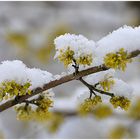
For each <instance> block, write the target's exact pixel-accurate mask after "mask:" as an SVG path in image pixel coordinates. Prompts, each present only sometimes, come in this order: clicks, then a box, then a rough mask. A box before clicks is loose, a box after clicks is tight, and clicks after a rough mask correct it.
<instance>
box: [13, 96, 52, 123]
mask: <svg viewBox="0 0 140 140" xmlns="http://www.w3.org/2000/svg"><path fill="white" fill-rule="evenodd" d="M34 103H35V105H37V108H36V109H32V107H31V106H30V105H23V106H19V107H15V110H16V112H17V119H18V120H25V121H27V120H35V121H39V122H42V121H45V120H47V119H48V118H49V116H50V112H49V108H50V107H52V105H53V101H52V100H51V99H50V98H48V97H44V96H40V97H39V98H38V99H37V100H36V101H35V102H34Z"/></svg>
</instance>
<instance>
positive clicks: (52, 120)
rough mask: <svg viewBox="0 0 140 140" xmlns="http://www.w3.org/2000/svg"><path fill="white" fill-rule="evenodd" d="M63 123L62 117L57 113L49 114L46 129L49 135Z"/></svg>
mask: <svg viewBox="0 0 140 140" xmlns="http://www.w3.org/2000/svg"><path fill="white" fill-rule="evenodd" d="M63 122H64V116H63V115H61V114H59V113H51V114H50V117H49V119H48V120H47V128H48V130H49V132H50V133H55V132H56V131H57V130H58V129H59V127H60V125H61V124H62V123H63Z"/></svg>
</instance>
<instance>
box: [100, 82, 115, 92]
mask: <svg viewBox="0 0 140 140" xmlns="http://www.w3.org/2000/svg"><path fill="white" fill-rule="evenodd" d="M114 84H115V81H114V80H113V79H106V80H104V81H101V82H100V85H101V86H102V88H103V89H104V91H109V90H110V88H111V86H112V85H114Z"/></svg>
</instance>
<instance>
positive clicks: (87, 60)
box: [76, 55, 92, 66]
mask: <svg viewBox="0 0 140 140" xmlns="http://www.w3.org/2000/svg"><path fill="white" fill-rule="evenodd" d="M76 63H77V64H79V65H84V66H85V65H88V66H90V65H91V63H92V55H86V56H81V57H79V58H78V59H77V60H76Z"/></svg>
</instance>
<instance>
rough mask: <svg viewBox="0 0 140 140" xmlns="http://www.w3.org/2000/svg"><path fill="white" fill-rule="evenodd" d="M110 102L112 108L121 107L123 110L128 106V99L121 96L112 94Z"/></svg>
mask: <svg viewBox="0 0 140 140" xmlns="http://www.w3.org/2000/svg"><path fill="white" fill-rule="evenodd" d="M110 103H111V104H112V105H113V107H114V108H117V107H121V108H122V109H124V110H128V109H129V107H130V104H131V102H130V100H129V99H127V98H125V97H123V96H113V97H111V98H110Z"/></svg>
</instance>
